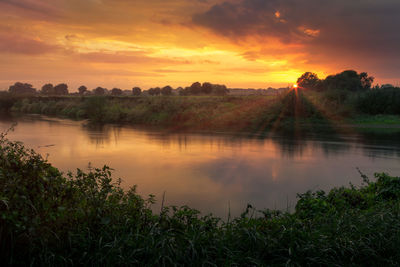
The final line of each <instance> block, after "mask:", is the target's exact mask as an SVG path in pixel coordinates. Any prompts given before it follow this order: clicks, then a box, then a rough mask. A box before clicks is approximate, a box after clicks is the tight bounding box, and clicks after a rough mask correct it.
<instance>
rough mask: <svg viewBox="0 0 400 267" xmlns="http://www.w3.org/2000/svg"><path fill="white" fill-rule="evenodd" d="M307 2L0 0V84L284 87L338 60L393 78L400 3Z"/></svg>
mask: <svg viewBox="0 0 400 267" xmlns="http://www.w3.org/2000/svg"><path fill="white" fill-rule="evenodd" d="M314 2H315V1H313V0H310V1H308V2H307V3H306V4H300V1H299V0H295V1H292V2H290V3H289V1H274V2H269V1H265V2H264V1H255V0H225V1H224V0H209V1H200V0H198V1H186V0H171V1H161V0H152V1H143V0H138V1H126V0H113V1H111V0H90V1H89V0H88V1H78V0H52V1H50V0H19V1H17V0H2V1H0V10H1V17H0V54H1V61H0V69H1V72H0V73H1V74H0V90H5V89H7V88H8V86H9V85H10V84H13V83H14V82H16V81H21V82H29V83H31V84H33V85H34V87H36V88H40V87H41V86H42V85H43V84H44V83H47V82H51V83H54V84H57V83H61V82H65V83H67V84H68V85H69V86H70V91H76V88H77V87H78V86H80V85H82V84H85V85H86V86H88V87H89V88H94V87H96V86H104V87H107V88H112V87H120V88H124V89H130V88H132V87H133V86H140V87H142V88H145V89H146V88H149V87H152V86H164V85H167V84H169V85H171V86H173V87H178V86H188V85H190V84H191V83H192V82H195V81H200V82H204V81H209V82H212V83H221V84H226V85H227V86H228V87H241V88H267V87H269V86H271V87H286V86H287V85H288V84H291V83H293V82H295V81H296V79H297V77H299V76H300V75H301V74H302V73H304V72H305V71H313V72H315V73H317V74H318V75H319V76H320V77H325V76H326V75H327V74H331V73H337V72H340V71H342V70H344V69H356V70H358V71H367V72H368V73H369V74H371V75H373V76H375V77H376V79H375V81H376V82H378V83H381V84H382V83H394V84H396V83H397V81H398V78H399V72H398V69H399V68H400V63H399V62H400V60H399V53H398V49H397V48H398V45H399V44H400V39H399V38H397V37H394V36H398V34H397V33H396V29H395V27H394V26H393V25H396V23H397V22H398V21H399V18H398V16H397V13H396V12H397V11H399V10H400V4H399V3H397V2H394V1H389V0H384V1H379V3H378V2H376V3H373V2H368V3H366V8H365V9H363V10H360V9H359V7H358V5H357V4H356V3H349V2H348V1H335V2H334V3H333V2H332V3H328V4H326V5H319V4H316V3H314ZM318 3H319V2H318ZM310 6H313V7H314V8H310ZM344 7H345V8H344ZM385 10H392V11H393V13H390V12H388V13H385V12H384V11H385ZM395 11H396V12H395ZM346 12H351V14H352V16H346V14H347V13H346ZM380 16H383V17H384V18H385V19H384V20H383V19H381V18H380ZM371 19H376V20H375V21H374V25H373V27H366V26H364V25H370V24H369V22H370V20H371ZM376 47H379V48H380V49H376Z"/></svg>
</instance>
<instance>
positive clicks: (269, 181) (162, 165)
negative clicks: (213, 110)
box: [0, 116, 400, 218]
mask: <svg viewBox="0 0 400 267" xmlns="http://www.w3.org/2000/svg"><path fill="white" fill-rule="evenodd" d="M12 121H17V122H18V125H17V126H16V127H15V131H14V132H12V133H10V135H9V139H12V140H20V141H23V142H24V143H25V144H26V145H27V146H28V147H30V148H33V149H35V150H36V151H37V152H39V153H41V154H42V155H43V156H44V157H48V160H49V161H50V162H51V163H53V164H54V165H55V166H56V167H58V168H60V169H61V170H63V171H67V170H75V169H76V168H81V169H87V167H88V163H89V162H91V164H92V166H95V167H101V166H103V165H104V164H106V165H109V166H111V167H112V168H113V169H115V173H114V177H116V178H117V177H121V178H122V180H123V186H124V187H125V188H127V187H129V186H132V185H135V184H137V185H138V192H139V193H140V194H141V195H143V196H146V195H148V194H155V195H156V198H157V199H158V200H161V198H162V195H163V193H164V192H165V195H166V198H165V202H166V204H168V205H178V206H180V205H189V206H190V207H193V208H196V209H199V210H200V211H202V212H203V213H210V212H211V213H213V214H215V215H217V216H220V217H222V218H226V216H227V214H228V211H229V208H230V210H231V213H232V214H233V215H238V214H240V213H241V212H242V211H243V210H244V209H245V207H246V206H247V204H248V203H250V204H252V205H253V206H255V207H257V208H258V209H264V208H278V209H285V208H287V207H293V206H294V204H295V201H296V193H303V192H305V191H307V190H309V189H312V190H317V189H325V190H326V189H330V188H332V187H334V186H340V185H348V184H349V182H351V183H353V184H356V185H358V184H360V183H361V178H360V176H359V174H358V172H357V170H356V167H358V168H360V169H361V171H362V172H364V173H366V174H367V175H370V176H371V177H372V174H373V173H374V172H382V171H385V172H388V173H390V174H391V175H396V176H400V135H399V134H379V135H377V134H371V133H370V134H355V133H353V132H351V131H350V132H349V133H347V134H341V135H334V136H329V137H328V136H303V137H298V136H297V137H296V138H294V137H293V136H279V135H273V136H268V137H260V136H252V135H240V136H238V135H229V134H213V135H211V134H187V133H167V132H163V131H155V130H143V129H135V128H131V127H119V126H113V125H108V126H103V127H95V128H93V127H88V126H85V124H84V123H83V122H76V121H71V120H64V119H54V118H48V117H37V116H26V117H22V118H14V119H5V118H2V119H0V131H4V130H5V129H7V128H8V127H9V126H10V125H11V124H12ZM154 209H155V210H158V209H159V206H157V205H155V206H154Z"/></svg>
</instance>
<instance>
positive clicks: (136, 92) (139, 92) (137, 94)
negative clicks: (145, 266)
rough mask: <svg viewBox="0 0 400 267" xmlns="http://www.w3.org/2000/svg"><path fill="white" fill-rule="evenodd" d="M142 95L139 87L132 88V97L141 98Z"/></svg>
mask: <svg viewBox="0 0 400 267" xmlns="http://www.w3.org/2000/svg"><path fill="white" fill-rule="evenodd" d="M141 93H142V89H140V88H139V87H133V88H132V95H134V96H139V95H140V94H141Z"/></svg>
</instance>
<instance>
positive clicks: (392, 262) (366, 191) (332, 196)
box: [0, 135, 400, 266]
mask: <svg viewBox="0 0 400 267" xmlns="http://www.w3.org/2000/svg"><path fill="white" fill-rule="evenodd" d="M363 179H364V185H363V186H361V187H360V188H356V187H354V186H350V187H349V188H344V187H342V188H335V189H332V190H331V191H330V192H328V193H326V192H323V191H318V192H306V193H305V194H301V195H299V200H298V203H297V205H296V208H295V211H294V212H293V213H288V212H281V211H277V210H263V211H257V210H255V209H254V208H253V207H251V206H248V207H247V209H246V210H245V211H244V212H243V214H242V215H241V216H240V217H238V218H234V219H232V220H230V221H222V220H220V219H218V218H216V217H213V216H212V215H206V216H204V215H202V214H200V213H199V212H198V211H196V210H194V209H191V208H189V207H163V208H162V211H161V212H160V213H159V214H155V213H153V212H152V211H151V209H150V207H151V205H152V204H153V203H154V201H155V199H154V197H153V196H149V197H147V198H143V197H142V196H140V195H138V194H137V193H136V191H135V187H133V188H131V189H130V190H128V191H124V190H122V189H121V187H120V184H119V183H120V182H119V180H113V179H112V170H111V169H110V168H108V167H103V168H101V169H91V170H90V171H89V172H84V171H82V170H77V171H76V172H74V173H67V174H63V173H61V172H60V171H59V170H58V169H56V168H55V167H53V166H51V164H49V163H48V162H47V161H46V160H44V159H43V158H42V157H41V156H40V155H38V154H36V153H35V152H34V151H33V150H28V149H26V148H25V147H24V146H23V144H21V143H19V142H12V141H9V140H7V139H6V137H5V136H4V135H2V136H1V137H0V258H1V259H2V264H4V265H32V266H35V265H36V266H43V265H45V266H60V265H62V266H65V265H85V266H109V265H112V266H115V265H140V266H176V265H187V266H189V265H190V266H252V265H263V266H287V265H289V266H305V265H323V266H349V265H361V266H371V265H376V266H384V265H389V266H398V265H399V263H400V251H399V249H398V247H399V245H400V223H399V221H400V201H399V200H400V178H399V177H391V176H389V175H387V174H383V173H382V174H376V181H369V180H368V178H367V177H365V176H364V175H363ZM255 213H256V214H258V215H259V216H254V214H255Z"/></svg>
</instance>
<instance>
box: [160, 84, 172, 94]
mask: <svg viewBox="0 0 400 267" xmlns="http://www.w3.org/2000/svg"><path fill="white" fill-rule="evenodd" d="M161 94H162V95H172V87H171V86H169V85H167V86H165V87H163V88H162V89H161Z"/></svg>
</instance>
